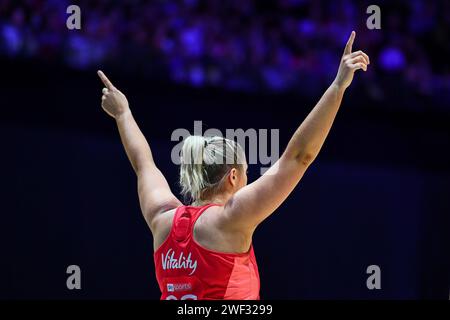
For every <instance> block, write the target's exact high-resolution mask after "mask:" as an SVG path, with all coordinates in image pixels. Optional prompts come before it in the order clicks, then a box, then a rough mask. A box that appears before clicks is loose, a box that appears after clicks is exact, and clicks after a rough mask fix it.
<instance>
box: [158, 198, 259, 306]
mask: <svg viewBox="0 0 450 320" xmlns="http://www.w3.org/2000/svg"><path fill="white" fill-rule="evenodd" d="M214 205H215V204H209V205H206V206H202V207H192V206H181V207H178V208H177V209H176V211H175V215H174V218H173V223H172V229H171V231H170V233H169V236H168V237H167V239H166V240H165V241H164V243H163V244H162V245H161V247H159V248H158V249H157V250H156V251H155V253H154V260H155V270H156V278H157V280H158V284H159V288H160V289H161V292H162V295H161V300H172V299H173V300H188V299H192V300H197V299H198V300H213V299H215V300H221V299H233V300H245V299H247V300H259V287H260V283H259V273H258V266H257V264H256V259H255V254H254V251H253V244H252V245H251V247H250V250H249V251H248V252H247V253H223V252H217V251H213V250H209V249H206V248H205V247H202V246H201V245H200V244H198V243H197V242H196V241H195V240H194V236H193V229H194V224H195V221H197V219H198V218H199V217H200V215H201V214H202V213H203V212H205V210H206V209H208V208H209V207H211V206H214Z"/></svg>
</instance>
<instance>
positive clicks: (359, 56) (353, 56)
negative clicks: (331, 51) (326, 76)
mask: <svg viewBox="0 0 450 320" xmlns="http://www.w3.org/2000/svg"><path fill="white" fill-rule="evenodd" d="M355 36H356V33H355V31H352V33H351V34H350V38H349V39H348V41H347V45H346V46H345V49H344V54H343V55H342V59H341V63H340V65H339V70H338V73H337V75H336V79H335V80H334V83H335V84H337V85H338V86H339V87H341V88H343V89H346V88H347V87H348V86H349V85H350V84H351V83H352V80H353V75H354V73H355V71H356V70H359V69H362V70H364V71H367V66H368V65H369V64H370V60H369V56H368V55H367V54H365V53H364V52H362V51H361V50H359V51H355V52H352V50H353V41H354V40H355Z"/></svg>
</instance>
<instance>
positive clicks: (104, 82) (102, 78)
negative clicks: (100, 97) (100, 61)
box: [97, 70, 114, 90]
mask: <svg viewBox="0 0 450 320" xmlns="http://www.w3.org/2000/svg"><path fill="white" fill-rule="evenodd" d="M97 74H98V76H99V77H100V79H101V80H102V82H103V84H104V85H105V86H106V87H107V88H108V89H110V90H112V89H114V86H113V84H112V83H111V81H109V79H108V78H107V77H106V76H105V74H104V73H103V71H101V70H98V71H97Z"/></svg>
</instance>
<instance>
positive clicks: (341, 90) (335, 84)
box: [330, 80, 347, 94]
mask: <svg viewBox="0 0 450 320" xmlns="http://www.w3.org/2000/svg"><path fill="white" fill-rule="evenodd" d="M330 87H331V88H333V89H335V90H336V91H337V92H338V93H339V94H344V92H345V90H346V89H347V87H345V86H344V85H342V84H340V83H339V82H337V81H336V80H334V81H333V82H332V83H331V86H330Z"/></svg>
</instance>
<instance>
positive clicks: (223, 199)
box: [192, 194, 230, 206]
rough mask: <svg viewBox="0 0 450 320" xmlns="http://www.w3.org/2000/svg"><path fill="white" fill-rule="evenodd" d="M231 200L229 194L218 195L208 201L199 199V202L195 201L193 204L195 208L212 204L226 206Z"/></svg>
mask: <svg viewBox="0 0 450 320" xmlns="http://www.w3.org/2000/svg"><path fill="white" fill-rule="evenodd" d="M229 198H230V195H228V194H226V195H216V196H214V197H211V198H208V199H198V200H196V201H194V202H193V203H192V204H193V205H195V206H204V205H207V204H210V203H215V204H221V205H224V204H225V203H226V202H227V201H228V199H229Z"/></svg>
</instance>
